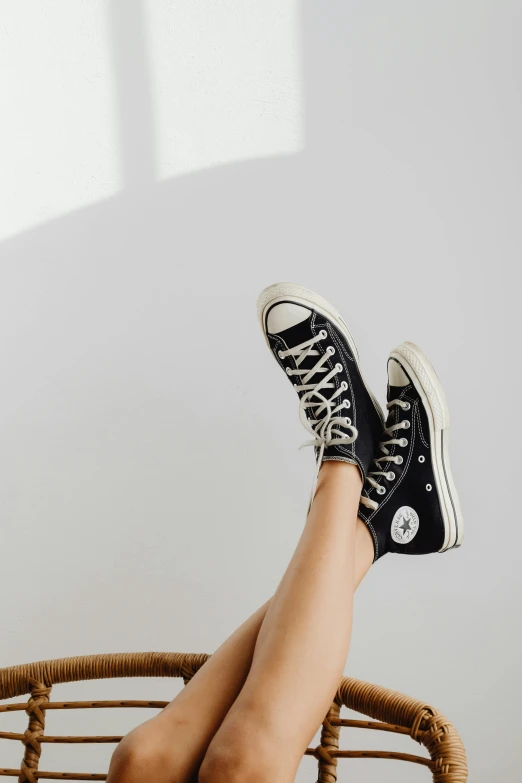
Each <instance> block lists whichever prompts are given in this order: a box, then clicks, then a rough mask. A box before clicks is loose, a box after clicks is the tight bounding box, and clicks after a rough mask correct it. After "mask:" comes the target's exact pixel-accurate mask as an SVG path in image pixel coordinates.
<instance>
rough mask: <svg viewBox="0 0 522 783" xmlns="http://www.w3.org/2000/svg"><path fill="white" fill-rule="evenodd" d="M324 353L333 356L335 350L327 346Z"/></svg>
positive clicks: (331, 346)
mask: <svg viewBox="0 0 522 783" xmlns="http://www.w3.org/2000/svg"><path fill="white" fill-rule="evenodd" d="M326 353H327V354H328V355H329V356H333V355H334V353H335V348H334V347H333V345H329V346H328V348H327V349H326Z"/></svg>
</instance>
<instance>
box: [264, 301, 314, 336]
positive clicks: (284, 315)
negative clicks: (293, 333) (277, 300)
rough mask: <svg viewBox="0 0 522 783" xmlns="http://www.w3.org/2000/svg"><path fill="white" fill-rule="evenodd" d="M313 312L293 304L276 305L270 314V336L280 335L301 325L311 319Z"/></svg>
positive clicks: (268, 322) (267, 325) (268, 325)
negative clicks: (292, 327)
mask: <svg viewBox="0 0 522 783" xmlns="http://www.w3.org/2000/svg"><path fill="white" fill-rule="evenodd" d="M311 314H312V311H311V310H309V309H308V308H307V307H303V306H302V305H297V304H292V303H291V302H281V304H277V305H274V307H272V308H271V310H270V312H269V313H268V318H267V321H266V329H267V331H268V332H269V334H279V332H283V331H284V330H285V329H290V327H291V326H295V325H296V324H300V323H301V322H302V321H306V319H307V318H310V316H311Z"/></svg>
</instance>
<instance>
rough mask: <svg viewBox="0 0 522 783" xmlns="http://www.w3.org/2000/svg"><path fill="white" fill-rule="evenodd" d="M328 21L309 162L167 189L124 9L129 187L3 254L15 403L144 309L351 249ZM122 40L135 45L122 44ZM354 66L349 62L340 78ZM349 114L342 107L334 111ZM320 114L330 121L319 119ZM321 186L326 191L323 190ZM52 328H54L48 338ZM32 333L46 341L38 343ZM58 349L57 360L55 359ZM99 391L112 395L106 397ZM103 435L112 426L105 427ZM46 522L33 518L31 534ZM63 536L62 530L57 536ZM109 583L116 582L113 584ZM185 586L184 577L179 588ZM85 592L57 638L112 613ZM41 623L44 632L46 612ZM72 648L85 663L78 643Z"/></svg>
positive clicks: (122, 7) (114, 31)
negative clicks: (293, 261) (78, 612)
mask: <svg viewBox="0 0 522 783" xmlns="http://www.w3.org/2000/svg"><path fill="white" fill-rule="evenodd" d="M322 20H323V16H322V14H321V12H320V9H319V8H318V4H316V3H313V2H308V3H304V4H303V9H302V33H303V35H304V50H305V58H304V59H305V62H304V67H305V72H306V74H307V75H308V77H309V78H308V84H307V90H306V98H307V103H308V109H307V117H306V129H307V134H308V144H307V147H306V150H305V151H304V152H301V153H298V154H296V155H293V156H279V157H276V158H270V159H259V160H255V161H251V162H248V161H247V162H241V163H238V164H231V165H225V166H219V167H216V168H213V169H210V170H206V171H200V172H196V173H192V174H189V175H183V176H179V177H174V178H172V179H170V180H162V181H155V178H154V177H155V171H154V169H155V164H154V161H155V149H154V143H155V134H154V128H153V116H154V113H153V111H152V102H151V85H150V74H149V69H148V58H147V52H146V48H145V40H144V35H143V31H144V28H145V23H144V3H143V2H142V0H130V1H129V2H127V3H125V4H123V3H121V2H118V1H117V0H111V2H110V23H111V40H112V51H113V55H114V67H115V71H116V77H117V78H116V84H117V102H118V116H119V135H120V150H121V153H120V154H121V167H122V174H123V176H122V180H123V189H122V190H121V191H120V192H119V193H118V194H116V195H115V196H114V197H111V198H108V199H105V200H103V201H101V202H99V203H97V204H94V205H89V206H87V207H85V208H82V209H79V210H77V211H75V212H73V213H70V214H67V215H66V216H64V217H61V218H58V219H54V220H51V221H49V222H48V223H46V224H44V225H40V226H38V227H36V228H34V229H31V230H27V231H24V232H22V233H21V234H19V235H18V236H16V237H13V238H9V239H8V240H7V241H5V242H4V243H3V244H2V257H3V263H4V265H9V285H8V286H4V288H3V291H2V293H1V296H3V297H4V298H5V301H6V302H15V303H16V306H10V307H5V308H2V310H3V315H2V316H0V319H2V318H3V321H4V322H3V325H2V328H3V333H4V335H5V336H6V338H7V337H10V338H12V339H6V341H5V342H4V345H3V347H2V348H0V352H1V351H5V352H6V353H5V354H3V361H4V366H8V367H9V366H12V365H11V356H10V355H9V352H10V351H11V352H12V356H13V357H14V356H15V353H16V352H17V351H18V353H19V352H20V349H19V348H18V347H17V345H16V343H17V342H18V341H17V337H18V334H22V335H23V336H24V339H23V341H22V351H23V352H24V356H23V357H22V358H21V359H20V357H19V356H18V357H17V358H18V359H19V360H20V363H21V365H20V366H23V369H22V371H21V372H22V375H21V374H18V372H17V371H16V372H15V373H12V375H13V374H14V375H16V378H15V379H14V383H16V389H15V388H14V387H13V393H12V397H13V398H15V397H16V395H17V394H19V390H20V387H21V386H23V385H24V382H25V380H27V383H26V386H25V388H26V389H27V394H28V396H30V395H31V394H33V395H35V394H37V393H38V391H37V390H35V389H33V390H32V391H29V386H30V385H31V384H32V379H34V378H38V377H41V376H42V375H45V373H49V374H52V372H53V370H54V369H56V368H54V367H52V366H51V367H49V362H51V363H52V362H53V360H54V361H56V358H55V357H57V356H61V357H70V356H71V340H72V342H73V343H74V344H75V348H77V350H78V357H72V359H71V360H72V361H75V360H77V359H78V358H79V359H80V361H81V359H82V358H83V357H82V355H81V354H82V352H84V353H85V352H86V351H88V350H89V349H90V348H91V347H93V346H94V347H96V346H102V345H103V344H104V342H107V341H110V340H111V339H112V338H113V337H114V336H115V335H118V334H120V333H124V332H125V331H126V330H128V329H132V328H133V324H135V322H136V320H139V318H141V317H143V313H142V312H139V311H137V308H140V307H141V308H142V309H143V311H144V312H145V311H150V310H152V309H154V310H155V311H156V312H157V311H159V310H161V311H162V312H165V313H168V314H169V315H171V305H172V301H173V300H174V299H176V301H177V302H181V301H183V297H185V296H187V297H189V296H192V295H194V296H198V297H205V296H208V297H216V296H217V295H222V296H226V295H227V294H230V293H231V292H236V291H242V290H245V291H247V292H248V296H249V297H250V298H251V297H252V290H253V284H252V281H251V275H253V274H254V270H257V275H258V276H261V278H262V279H263V282H264V283H267V282H270V277H269V274H270V273H269V271H268V269H269V267H270V263H273V264H275V265H276V266H277V263H278V261H277V259H284V258H285V257H289V256H292V257H297V258H298V257H299V256H300V255H302V256H303V257H305V256H306V257H307V258H312V259H313V258H314V257H315V256H317V257H321V256H322V255H323V254H324V253H325V252H329V251H328V248H330V249H333V248H334V247H335V246H336V245H338V244H339V242H340V243H341V244H342V240H343V234H344V230H345V228H344V219H343V218H341V215H340V211H341V212H342V211H343V210H342V209H341V210H340V207H339V205H338V203H337V201H338V193H337V192H330V196H331V197H330V198H329V197H328V189H327V188H326V187H325V189H324V190H323V189H322V188H321V182H322V181H323V179H325V178H326V179H328V177H329V176H330V172H331V170H332V167H335V171H336V173H337V176H338V177H340V178H341V177H342V176H343V169H345V168H346V167H347V165H348V161H347V160H346V157H345V156H343V150H342V148H339V149H338V148H337V145H338V144H339V143H340V142H341V139H342V135H343V134H342V123H340V122H338V121H337V120H338V118H335V117H333V116H332V112H333V109H332V106H330V101H331V100H332V96H333V95H335V93H336V91H341V92H342V83H343V77H342V76H341V74H340V72H339V78H338V79H337V80H336V79H332V77H331V74H330V75H329V76H328V78H326V75H327V74H328V72H329V70H330V67H331V64H330V63H329V61H328V58H327V57H326V56H325V52H324V51H323V50H322V49H323V45H324V41H323V39H322ZM328 27H329V25H328ZM122 29H125V35H120V34H119V31H121V30H122ZM325 35H328V37H330V35H331V34H330V32H328V33H325ZM331 43H332V45H333V44H334V42H331ZM337 45H338V46H339V47H340V50H339V51H338V52H337V53H335V57H336V58H337V59H338V60H339V59H340V60H342V58H343V56H344V54H343V45H342V41H341V40H339V41H338V42H337ZM330 54H331V55H334V52H332V51H331V52H330ZM341 65H342V63H340V62H337V63H336V67H339V66H341ZM341 70H342V69H341ZM306 74H305V75H306ZM325 83H328V84H329V93H325V89H324V85H325ZM336 104H337V102H336V101H334V103H333V104H332V105H336ZM327 106H328V111H327V112H326V113H325V108H326V107H327ZM316 115H317V116H319V117H320V120H319V121H318V120H317V119H314V117H316ZM332 128H333V129H334V130H333V131H332ZM310 181H313V182H314V188H313V189H312V188H310V187H309V183H310ZM336 215H337V216H338V217H340V218H341V219H340V220H339V221H336V219H335V218H336ZM265 269H266V270H267V271H266V276H265V273H264V272H263V270H265ZM238 270H239V274H238ZM259 270H261V272H260V271H259ZM232 281H233V282H232ZM136 291H142V292H143V301H142V302H137V301H136ZM249 304H250V303H249ZM39 323H40V324H41V329H38V328H36V329H35V325H38V324H39ZM161 325H162V324H160V325H159V329H158V334H159V331H160V327H161ZM169 326H170V322H169ZM28 330H34V333H32V334H31V335H30V336H29V337H28V335H27V332H28ZM163 336H164V335H162V337H163ZM51 341H52V352H51V351H49V350H48V349H49V345H50V343H51ZM31 352H32V353H31ZM50 353H52V356H50ZM53 357H54V358H53ZM66 360H67V359H64V361H66ZM17 370H18V368H17ZM23 372H26V373H27V379H25V378H24V377H23ZM57 372H58V373H59V372H61V368H58V371H57ZM81 381H82V383H83V384H84V385H85V387H86V388H87V387H88V386H89V385H90V386H91V389H90V392H91V393H92V394H93V396H94V395H95V394H100V395H102V396H103V395H107V394H110V389H108V388H107V387H106V386H104V384H109V383H110V378H109V377H108V376H106V375H104V373H103V368H102V370H101V371H100V372H98V374H97V375H96V377H94V376H93V375H92V374H91V375H89V368H87V369H84V370H83V375H82V379H81ZM8 383H9V382H8ZM93 383H96V384H98V385H99V388H97V389H93V388H92V384H93ZM60 392H62V390H60ZM170 392H171V400H170V403H169V404H170V406H171V408H172V409H174V410H176V403H177V401H179V402H181V401H182V396H180V397H179V398H178V400H176V392H177V390H176V389H175V388H174V389H171V390H170ZM63 393H65V392H63ZM134 394H135V396H136V394H138V395H139V391H138V392H136V389H135V390H134ZM22 395H23V393H22ZM51 415H52V413H51ZM16 425H17V423H16ZM96 426H97V427H98V428H99V427H102V426H103V425H102V424H101V423H100V422H97V425H96ZM191 426H194V424H192V425H190V424H189V423H187V422H183V421H180V422H179V426H178V431H177V434H178V437H180V439H183V438H185V437H186V442H188V441H189V440H190V438H191V436H192V433H191V431H190V427H191ZM196 426H197V422H196ZM13 429H15V425H13ZM31 447H32V444H31V439H30V437H28V448H31ZM42 459H44V460H45V457H42ZM100 459H101V457H100ZM109 469H110V468H109ZM95 513H96V511H95V510H93V514H95ZM36 524H37V523H36V521H35V520H33V519H31V520H29V524H28V528H30V527H31V526H32V525H34V526H36ZM59 534H60V531H59V530H56V531H55V535H56V536H58V535H59ZM28 535H29V533H28ZM78 535H80V538H78V539H77V541H78V545H80V546H81V544H80V543H79V542H80V541H81V535H82V534H80V533H78V532H77V533H75V536H78ZM69 545H71V544H69ZM140 554H141V555H143V553H140ZM152 555H154V552H153V553H152ZM121 566H122V571H121V573H122V574H126V575H127V576H122V579H124V578H127V577H128V573H127V571H126V570H125V569H126V566H125V565H124V564H121ZM119 573H120V572H119V564H117V563H116V564H114V566H113V570H112V572H111V578H110V580H108V581H107V585H108V588H107V589H109V587H110V584H112V585H114V584H117V583H118V581H119V576H118V574H119ZM185 577H186V575H185ZM185 577H184V576H183V575H182V576H181V577H180V585H183V584H186V579H185ZM99 578H100V580H105V579H106V578H107V574H103V575H101V574H100V577H99ZM175 580H176V574H174V575H173V584H175ZM78 582H80V578H78V579H77V580H76V585H75V586H73V588H72V589H73V591H74V592H75V594H74V596H73V595H71V592H70V591H64V592H63V593H62V596H61V600H60V601H57V602H54V603H53V605H52V606H49V607H47V608H46V612H45V625H46V626H47V627H59V626H60V625H61V623H63V622H64V618H67V617H68V616H69V615H70V613H71V611H73V610H72V609H71V607H73V606H74V607H77V606H82V607H85V611H86V612H87V613H88V615H89V616H91V615H92V616H94V615H95V614H96V612H97V611H98V609H99V610H100V611H102V610H103V606H101V605H100V606H99V607H97V606H96V603H94V604H93V601H96V600H98V598H99V597H100V595H101V592H100V593H99V594H98V596H94V595H93V593H92V590H91V575H89V578H88V579H87V580H86V583H85V586H84V589H81V590H78ZM144 600H145V599H144ZM34 622H36V623H39V622H43V618H42V617H41V614H40V611H39V609H38V610H36V611H35V617H34ZM144 622H146V617H145V616H144ZM24 624H25V625H26V626H27V627H29V626H31V627H32V626H33V619H31V618H30V617H25V618H24ZM8 632H9V631H8ZM70 643H71V645H72V647H73V652H74V639H70ZM109 646H110V641H109ZM63 654H67V652H66V651H64V653H63Z"/></svg>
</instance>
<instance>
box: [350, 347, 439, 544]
mask: <svg viewBox="0 0 522 783" xmlns="http://www.w3.org/2000/svg"><path fill="white" fill-rule="evenodd" d="M389 361H390V362H392V361H396V360H395V359H391V358H390V360H389ZM402 369H403V370H404V372H406V371H405V369H404V367H402ZM406 375H407V373H406ZM408 378H409V376H408ZM409 380H410V383H409V384H408V385H407V386H390V385H389V384H388V401H391V400H395V399H400V400H402V401H404V402H407V403H409V405H410V408H409V410H403V409H402V408H401V407H399V406H393V407H392V408H391V409H390V412H389V416H388V420H387V422H386V426H387V427H390V426H391V425H393V424H397V423H399V422H409V428H408V429H398V430H396V431H395V432H394V433H393V434H392V435H391V436H387V435H384V436H383V440H389V439H390V438H397V439H402V438H406V440H407V445H406V446H402V445H393V446H388V447H387V448H388V449H389V453H390V457H394V456H397V455H399V456H400V457H402V460H403V461H402V464H400V465H398V464H395V463H394V462H392V461H386V462H381V463H380V466H379V467H378V468H377V470H382V471H384V472H390V471H391V472H393V473H394V475H395V478H394V479H392V480H389V479H388V478H386V477H384V476H379V477H376V478H375V481H377V483H378V485H379V486H380V487H382V488H384V492H383V490H382V489H381V492H382V494H380V493H379V490H378V489H376V488H374V487H372V486H370V485H369V484H368V483H366V484H365V487H364V489H363V495H364V496H366V497H368V498H370V499H371V500H373V501H376V502H377V503H378V504H379V505H378V508H377V509H376V510H371V509H369V508H367V507H366V506H365V505H362V504H361V505H360V507H359V516H360V517H361V519H362V520H363V521H364V522H365V523H366V525H367V526H368V528H369V530H370V532H371V533H372V536H373V539H374V549H375V558H374V560H377V559H378V558H380V557H382V555H384V554H386V552H396V553H400V554H405V555H421V554H427V553H430V552H438V551H440V549H441V548H442V547H443V544H444V538H445V526H444V521H443V516H442V507H441V502H440V499H439V495H438V490H437V486H436V482H435V475H434V466H433V459H434V455H433V444H432V443H431V442H430V428H429V424H428V416H427V413H426V410H425V407H424V404H423V401H422V398H421V396H420V394H419V392H418V391H417V390H416V388H415V386H414V385H413V383H411V378H409ZM376 456H384V453H383V451H381V450H379V451H378V453H376ZM373 469H374V467H372V468H370V470H373Z"/></svg>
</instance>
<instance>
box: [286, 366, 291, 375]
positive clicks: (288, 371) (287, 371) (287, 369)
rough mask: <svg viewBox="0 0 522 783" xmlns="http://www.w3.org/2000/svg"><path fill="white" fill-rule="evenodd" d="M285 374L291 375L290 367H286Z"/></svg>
mask: <svg viewBox="0 0 522 783" xmlns="http://www.w3.org/2000/svg"><path fill="white" fill-rule="evenodd" d="M286 374H287V375H292V370H291V369H290V367H287V368H286Z"/></svg>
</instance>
